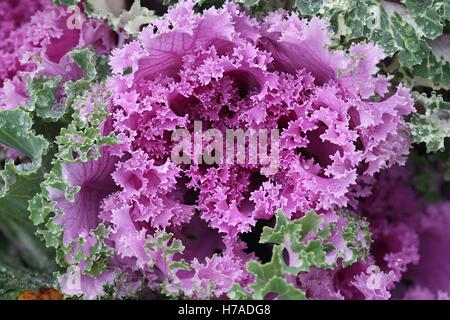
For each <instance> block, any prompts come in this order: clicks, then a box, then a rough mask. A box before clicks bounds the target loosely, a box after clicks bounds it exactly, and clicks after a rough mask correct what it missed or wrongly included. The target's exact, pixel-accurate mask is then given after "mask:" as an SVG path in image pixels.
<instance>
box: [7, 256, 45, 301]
mask: <svg viewBox="0 0 450 320" xmlns="http://www.w3.org/2000/svg"><path fill="white" fill-rule="evenodd" d="M53 286H54V280H53V277H52V276H51V275H49V274H44V273H39V272H34V271H31V270H28V269H25V268H20V267H12V266H9V265H7V264H4V263H3V262H2V261H0V300H15V299H17V298H18V296H19V295H20V294H21V293H22V292H23V291H24V290H38V289H40V288H43V287H47V288H48V287H53Z"/></svg>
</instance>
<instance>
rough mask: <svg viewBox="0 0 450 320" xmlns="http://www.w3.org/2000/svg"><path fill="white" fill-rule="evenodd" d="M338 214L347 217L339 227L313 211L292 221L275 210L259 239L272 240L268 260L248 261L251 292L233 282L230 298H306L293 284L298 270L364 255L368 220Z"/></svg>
mask: <svg viewBox="0 0 450 320" xmlns="http://www.w3.org/2000/svg"><path fill="white" fill-rule="evenodd" d="M338 215H340V216H341V219H342V218H343V219H344V221H346V224H345V225H344V226H342V228H335V225H334V224H331V223H325V222H324V220H323V218H322V217H321V216H320V215H317V214H316V213H315V212H313V211H310V212H308V213H307V214H305V215H304V216H303V217H302V218H300V219H297V220H293V221H290V220H288V219H287V217H286V216H285V215H284V214H283V213H282V212H278V213H277V215H276V224H275V227H273V228H269V227H264V229H263V232H262V234H261V239H260V243H264V244H268V243H273V244H274V247H273V253H272V259H271V261H270V262H268V263H265V264H261V263H259V262H257V261H250V262H249V263H248V267H247V268H248V271H249V272H250V273H252V274H253V275H254V276H255V281H254V283H253V284H251V285H250V289H251V290H252V292H251V293H250V294H249V293H247V292H245V291H244V290H243V289H242V288H241V287H240V286H239V285H237V284H236V285H235V286H234V287H233V289H232V290H231V291H230V298H236V299H257V300H260V299H264V298H265V297H266V296H267V295H268V294H269V293H270V294H276V295H277V297H278V299H305V293H304V292H302V291H301V290H300V289H298V288H296V287H294V286H293V285H292V281H294V280H295V279H296V277H297V276H298V274H299V273H301V272H308V271H310V270H311V268H312V267H316V268H325V269H329V268H336V267H337V266H338V264H339V263H338V261H339V260H340V258H342V262H340V263H341V265H342V266H343V267H345V266H347V265H350V264H352V263H354V262H356V261H358V260H360V259H366V258H367V256H368V253H369V248H370V243H371V239H370V233H369V230H368V224H367V222H366V221H365V220H363V219H361V218H357V217H355V216H353V215H351V214H350V213H347V212H338ZM340 227H341V226H340ZM338 235H340V237H341V239H342V241H338V242H339V243H340V246H339V247H337V248H336V247H335V246H334V244H333V242H332V241H336V240H338V238H337V236H338ZM330 237H331V238H330ZM329 239H330V240H329ZM331 239H333V240H331ZM284 253H287V255H285V254H284Z"/></svg>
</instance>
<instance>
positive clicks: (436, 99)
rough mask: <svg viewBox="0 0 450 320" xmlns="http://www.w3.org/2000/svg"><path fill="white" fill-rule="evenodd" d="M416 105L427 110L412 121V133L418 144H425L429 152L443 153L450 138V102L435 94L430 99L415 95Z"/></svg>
mask: <svg viewBox="0 0 450 320" xmlns="http://www.w3.org/2000/svg"><path fill="white" fill-rule="evenodd" d="M414 98H415V101H416V104H420V105H422V106H423V107H424V109H425V114H424V115H422V114H419V113H416V114H414V115H413V117H412V118H411V121H410V127H411V133H412V135H413V138H414V141H415V142H416V143H421V142H424V143H425V144H426V146H427V151H428V152H430V153H431V152H438V151H443V150H444V149H445V148H444V140H445V139H446V138H449V137H450V102H446V101H444V100H443V99H442V97H441V96H436V95H435V94H434V95H432V96H431V97H430V98H428V97H427V96H426V95H421V94H419V93H415V94H414Z"/></svg>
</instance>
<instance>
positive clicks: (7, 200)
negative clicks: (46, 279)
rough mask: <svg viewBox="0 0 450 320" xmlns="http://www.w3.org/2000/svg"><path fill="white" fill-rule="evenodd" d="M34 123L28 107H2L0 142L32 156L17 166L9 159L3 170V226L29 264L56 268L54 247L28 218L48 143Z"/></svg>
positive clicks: (0, 190)
mask: <svg viewBox="0 0 450 320" xmlns="http://www.w3.org/2000/svg"><path fill="white" fill-rule="evenodd" d="M31 125H32V120H31V117H30V116H29V114H28V113H27V112H26V111H25V110H21V109H14V110H1V111H0V143H2V144H4V145H7V146H9V147H11V148H14V149H16V150H18V151H20V152H22V153H23V154H24V155H26V156H27V157H28V158H30V159H31V162H30V163H22V164H20V165H17V166H15V165H14V164H13V163H11V162H7V163H6V164H5V168H4V169H3V170H2V171H1V172H0V230H1V231H2V233H3V234H4V235H5V236H6V238H7V239H8V240H9V241H10V242H11V244H12V245H13V246H14V247H15V248H17V250H18V254H19V255H20V257H21V259H22V260H23V261H24V262H25V263H26V264H27V265H28V266H30V267H32V268H35V269H37V270H46V269H49V270H54V269H55V265H54V264H53V259H52V253H51V251H50V250H48V249H46V248H45V246H44V244H43V243H41V242H40V241H39V240H38V239H36V238H35V237H34V232H35V231H36V230H35V228H34V226H33V225H32V224H31V222H30V221H29V220H28V218H27V215H28V213H27V202H28V200H30V199H31V198H32V197H33V196H34V195H35V194H36V192H38V190H39V187H38V185H39V183H40V182H41V181H42V178H43V168H42V162H43V159H42V157H43V155H44V153H45V152H46V151H47V148H48V145H49V144H48V142H47V141H46V140H45V139H44V138H43V137H42V136H38V135H36V134H35V133H34V131H33V130H32V129H31Z"/></svg>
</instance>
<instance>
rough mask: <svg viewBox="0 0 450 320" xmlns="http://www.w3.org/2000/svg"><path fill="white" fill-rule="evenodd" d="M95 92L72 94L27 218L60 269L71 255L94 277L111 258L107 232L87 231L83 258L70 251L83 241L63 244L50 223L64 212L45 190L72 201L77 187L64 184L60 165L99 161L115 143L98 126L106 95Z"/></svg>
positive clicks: (58, 229) (99, 229)
mask: <svg viewBox="0 0 450 320" xmlns="http://www.w3.org/2000/svg"><path fill="white" fill-rule="evenodd" d="M96 89H97V90H95V92H91V91H85V92H84V93H83V95H81V96H79V95H78V94H77V93H74V94H73V96H74V97H75V98H74V106H76V108H75V110H74V113H73V115H72V122H71V123H70V124H69V125H68V126H67V128H63V129H61V132H60V135H59V136H58V137H57V138H56V145H57V147H58V150H57V152H56V154H55V160H54V161H53V168H52V169H51V170H50V172H48V173H46V174H45V175H44V181H43V182H42V184H41V186H40V193H38V194H36V195H35V196H34V197H33V199H31V200H30V201H29V207H28V208H29V211H30V219H31V221H33V223H34V224H35V225H36V226H39V230H38V235H39V236H40V237H41V238H43V240H44V241H45V243H46V245H47V246H48V247H53V248H55V249H56V254H57V262H58V263H59V264H60V265H61V266H66V265H67V262H66V261H65V255H66V254H67V253H69V252H72V253H74V258H75V260H76V261H75V263H78V262H80V261H85V263H86V268H84V270H85V273H86V274H88V275H97V274H99V273H100V272H101V271H102V270H104V269H105V268H106V267H107V265H106V261H107V260H108V259H109V258H110V257H111V256H112V255H113V251H112V249H111V248H109V247H108V246H107V245H106V243H105V241H104V239H105V238H107V237H108V232H107V231H106V228H105V226H104V225H102V224H100V225H99V226H98V227H97V228H96V229H94V230H91V234H92V235H93V236H94V237H95V238H96V239H97V241H96V243H95V245H94V246H93V247H92V248H91V250H90V252H89V253H88V254H87V255H85V254H84V253H83V252H82V251H81V250H78V251H77V252H74V251H73V250H74V248H81V246H82V245H83V244H84V243H85V239H84V238H82V237H80V238H78V239H75V240H74V241H73V242H72V243H70V244H69V245H67V246H64V245H63V242H62V235H63V231H64V230H63V227H62V226H60V225H57V224H56V223H54V219H55V217H57V216H61V215H64V212H62V211H61V210H59V209H58V208H57V207H56V203H55V202H54V201H52V200H51V198H50V195H49V190H50V189H51V188H55V189H59V190H62V191H63V192H64V194H65V197H66V199H67V200H68V201H74V199H75V196H76V194H77V193H78V192H79V190H80V188H79V187H77V186H71V185H69V184H68V183H67V181H66V180H65V178H64V175H63V173H62V165H63V164H64V163H82V162H87V161H89V160H91V159H99V157H100V150H101V148H102V147H103V146H105V145H110V144H114V143H117V139H116V138H115V136H114V135H113V134H112V133H111V134H110V135H108V136H104V135H103V134H102V123H103V122H104V121H105V120H106V118H107V117H108V112H107V111H106V105H105V104H104V103H105V101H107V99H108V94H107V91H106V88H105V87H104V86H101V85H98V87H97V88H96ZM87 100H89V106H90V105H91V104H90V103H92V105H93V109H92V110H89V112H88V113H85V114H83V115H82V112H84V110H83V109H84V108H85V107H87V105H88V102H87Z"/></svg>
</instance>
